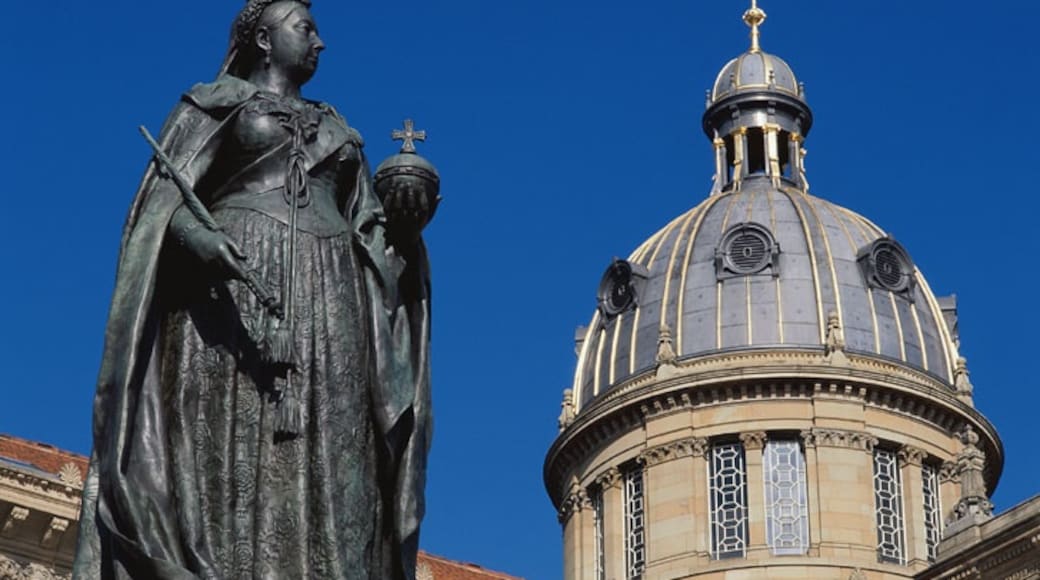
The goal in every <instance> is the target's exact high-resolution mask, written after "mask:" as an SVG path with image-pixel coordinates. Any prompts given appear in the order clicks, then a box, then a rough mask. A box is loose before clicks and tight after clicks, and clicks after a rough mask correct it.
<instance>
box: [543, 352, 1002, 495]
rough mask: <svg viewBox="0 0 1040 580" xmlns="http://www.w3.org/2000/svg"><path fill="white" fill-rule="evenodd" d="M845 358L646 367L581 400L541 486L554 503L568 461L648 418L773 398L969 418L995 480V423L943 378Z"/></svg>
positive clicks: (781, 355) (745, 357) (805, 356)
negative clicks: (665, 374) (661, 369)
mask: <svg viewBox="0 0 1040 580" xmlns="http://www.w3.org/2000/svg"><path fill="white" fill-rule="evenodd" d="M850 360H852V361H853V362H852V364H850V365H849V366H846V367H834V366H831V365H827V364H825V363H823V362H822V361H823V355H822V354H821V353H818V352H811V351H810V352H804V353H802V352H791V351H783V352H770V351H761V352H759V351H754V352H747V351H744V352H739V353H730V354H724V355H718V356H716V357H710V360H709V359H708V358H705V359H697V360H694V361H684V362H682V363H681V369H685V370H682V372H680V373H679V374H678V376H675V377H670V378H668V379H665V380H656V379H655V377H654V376H653V374H652V373H645V374H644V375H640V376H639V377H636V378H634V379H632V380H631V381H628V382H627V383H625V384H622V385H620V386H618V387H615V388H614V389H613V390H612V391H611V392H610V393H608V394H606V395H604V396H603V397H602V398H600V399H598V400H596V401H595V402H594V403H593V404H592V405H590V406H587V407H586V408H585V409H583V410H582V411H581V413H579V414H578V416H577V417H576V418H575V420H574V422H573V423H572V424H571V425H570V426H569V427H568V428H567V429H565V430H564V431H563V432H562V433H561V434H560V436H559V437H558V438H557V439H556V441H555V442H554V443H553V445H552V447H551V448H550V450H549V453H548V454H547V457H546V462H545V471H544V477H545V483H546V487H547V489H548V490H549V493H550V496H551V497H552V498H553V501H554V503H556V504H557V505H559V502H560V500H561V499H562V498H561V497H560V495H559V494H560V493H561V492H562V491H563V490H562V489H561V483H562V480H563V478H565V477H568V476H569V475H570V473H569V469H570V468H571V467H570V466H573V465H577V464H579V463H580V462H581V460H583V459H585V458H587V457H588V456H589V455H590V454H592V453H594V452H595V451H596V450H597V449H599V448H600V447H601V446H602V445H603V444H605V443H606V442H608V441H611V440H613V439H614V438H616V437H617V436H618V435H620V434H622V433H625V432H628V431H630V430H633V429H636V428H639V427H641V426H642V425H643V424H644V423H645V422H646V421H647V420H649V419H652V418H655V417H658V416H661V415H666V414H670V413H676V412H682V411H685V410H688V409H691V408H699V407H707V406H714V405H723V404H729V403H734V402H749V401H755V400H772V399H781V400H791V399H801V400H818V399H821V400H822V399H838V400H848V401H854V402H857V403H862V404H864V405H866V406H869V407H874V408H879V409H883V410H885V411H887V412H892V413H896V414H900V415H904V416H907V417H910V418H913V419H916V420H919V421H922V422H925V423H928V424H931V425H933V426H934V427H935V428H936V429H938V430H940V431H942V432H945V433H949V434H951V435H952V434H954V433H957V432H959V431H960V430H962V429H963V428H964V426H966V425H973V426H974V428H975V430H976V431H977V432H978V433H979V434H980V435H981V436H982V440H983V447H984V448H985V451H986V455H987V457H988V459H989V461H988V462H987V473H986V479H987V482H988V484H989V487H990V488H992V487H993V486H994V485H995V483H996V480H997V478H998V477H999V473H1000V472H1001V470H1002V468H1003V447H1002V444H1001V442H1000V440H999V438H998V436H997V433H996V430H995V428H994V427H993V426H992V424H990V423H989V421H987V420H986V419H985V418H984V417H983V416H982V415H981V414H980V413H978V412H977V411H976V410H975V409H973V408H972V407H970V406H969V405H966V404H965V403H964V402H963V401H960V400H959V399H958V398H957V397H956V395H955V393H954V392H953V390H952V389H951V388H950V387H949V386H948V385H945V384H944V383H942V382H941V381H939V380H937V379H936V378H935V377H932V376H931V375H927V374H925V373H920V372H917V371H913V370H912V369H909V368H906V367H903V366H902V365H899V364H895V363H889V362H887V361H884V360H880V359H872V358H867V357H856V356H855V355H850ZM691 369H693V370H691ZM697 369H699V370H697ZM889 373H891V374H889ZM862 444H863V445H864V448H866V446H867V445H868V443H867V442H863V443H862Z"/></svg>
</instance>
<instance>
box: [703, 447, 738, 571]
mask: <svg viewBox="0 0 1040 580" xmlns="http://www.w3.org/2000/svg"><path fill="white" fill-rule="evenodd" d="M745 465H746V464H745V462H744V447H743V446H742V445H741V444H740V443H726V444H720V445H715V446H714V447H712V448H711V473H710V475H709V478H710V482H709V483H710V485H709V486H708V487H709V495H710V497H711V510H710V514H711V547H712V556H713V557H715V558H716V559H721V558H735V557H736V558H739V557H741V556H743V555H744V550H745V549H746V548H747V536H748V522H747V468H746V467H745Z"/></svg>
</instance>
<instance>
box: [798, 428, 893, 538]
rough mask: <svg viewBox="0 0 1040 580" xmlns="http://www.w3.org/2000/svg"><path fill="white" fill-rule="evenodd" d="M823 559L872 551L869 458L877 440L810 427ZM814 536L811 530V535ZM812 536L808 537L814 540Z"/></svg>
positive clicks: (871, 475) (872, 507) (866, 435)
mask: <svg viewBox="0 0 1040 580" xmlns="http://www.w3.org/2000/svg"><path fill="white" fill-rule="evenodd" d="M808 438H809V439H811V442H812V445H813V446H815V449H816V459H815V461H814V463H815V465H816V471H817V476H816V482H814V484H811V485H810V487H813V486H814V485H815V486H816V487H817V488H818V491H819V512H818V513H819V514H820V517H819V525H818V526H817V529H818V530H819V541H820V555H821V556H823V557H849V556H851V555H852V554H853V553H854V552H856V553H860V554H864V555H865V554H867V553H872V552H873V551H874V550H875V547H876V539H877V538H876V537H875V522H874V502H873V501H872V498H873V497H874V486H873V481H874V479H873V476H874V471H873V460H872V454H873V452H874V446H875V445H876V444H877V439H876V438H874V437H872V436H871V435H869V434H867V433H863V432H858V431H842V430H836V429H819V428H817V429H813V430H812V431H811V432H810V433H809V434H808ZM810 534H812V532H810ZM812 537H813V536H812V535H811V536H810V539H812Z"/></svg>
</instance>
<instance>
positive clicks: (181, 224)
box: [170, 211, 246, 280]
mask: <svg viewBox="0 0 1040 580" xmlns="http://www.w3.org/2000/svg"><path fill="white" fill-rule="evenodd" d="M170 229H171V233H172V234H173V235H174V237H175V238H176V240H177V242H178V243H179V244H180V245H181V246H183V247H184V249H186V250H187V251H188V253H190V254H191V255H193V256H194V257H196V258H198V260H199V261H200V262H202V263H203V264H205V265H206V266H208V267H209V268H211V269H212V270H213V271H215V272H217V273H218V274H220V275H221V276H224V277H225V278H228V279H238V280H243V279H245V278H246V269H245V263H246V254H245V252H243V251H242V249H241V248H239V247H238V244H237V243H235V241H234V240H232V239H231V238H230V237H228V235H227V234H225V233H224V232H221V231H213V230H210V229H207V228H206V227H204V226H203V225H202V224H201V223H199V222H198V220H196V219H195V217H194V216H192V215H191V214H187V213H186V212H183V213H182V212H181V211H178V213H177V214H175V215H174V219H173V221H172V222H171V223H170Z"/></svg>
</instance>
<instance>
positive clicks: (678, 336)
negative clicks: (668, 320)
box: [633, 196, 722, 372]
mask: <svg viewBox="0 0 1040 580" xmlns="http://www.w3.org/2000/svg"><path fill="white" fill-rule="evenodd" d="M720 199H722V196H713V197H710V198H708V199H706V200H704V201H703V202H701V203H700V204H699V205H698V206H697V207H696V208H694V210H693V211H698V210H699V214H698V215H697V221H696V222H694V224H693V230H691V232H690V238H689V239H688V240H687V241H686V257H685V258H684V262H683V270H682V279H681V280H679V300H677V301H676V303H675V304H676V308H677V312H678V314H677V315H676V317H677V318H678V319H677V320H676V323H675V355H676V356H682V355H683V318H685V317H684V316H683V312H685V310H683V307H684V305H685V303H686V276H687V274H688V273H689V270H690V262H691V261H692V260H693V256H692V253H693V242H694V240H696V239H697V234H699V233H700V231H701V224H702V223H704V218H705V216H707V215H708V212H709V211H711V208H713V207H715V204H716V203H718V201H719V200H720ZM633 372H634V370H633Z"/></svg>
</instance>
